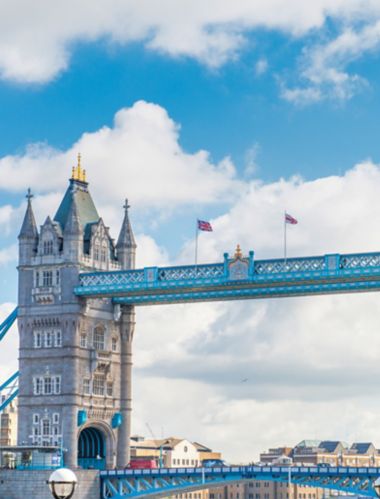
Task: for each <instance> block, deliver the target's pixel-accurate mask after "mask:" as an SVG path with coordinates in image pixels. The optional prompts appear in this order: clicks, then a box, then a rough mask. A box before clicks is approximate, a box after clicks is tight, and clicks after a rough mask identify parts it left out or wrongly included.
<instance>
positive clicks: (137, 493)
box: [100, 466, 380, 499]
mask: <svg viewBox="0 0 380 499" xmlns="http://www.w3.org/2000/svg"><path fill="white" fill-rule="evenodd" d="M379 476H380V468H375V467H374V468H371V467H369V468H366V467H361V468H353V467H324V466H291V467H288V466H227V467H221V468H217V467H215V468H161V469H144V470H128V469H126V470H110V471H102V472H101V473H100V478H101V487H102V499H127V498H134V497H139V498H143V497H147V498H148V497H155V498H156V497H157V498H158V497H167V496H169V495H173V494H183V493H185V492H191V491H196V490H201V489H210V488H214V487H219V486H224V485H229V484H232V483H234V482H239V481H244V482H248V481H250V480H251V481H252V480H265V481H274V482H288V483H289V482H290V483H292V484H297V485H301V486H310V487H320V488H323V489H332V490H337V491H340V492H344V493H351V494H356V495H359V496H368V497H376V493H375V490H374V488H373V482H374V481H375V480H376V479H377V478H378V477H379Z"/></svg>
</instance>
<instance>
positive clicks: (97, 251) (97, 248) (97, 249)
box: [94, 245, 99, 260]
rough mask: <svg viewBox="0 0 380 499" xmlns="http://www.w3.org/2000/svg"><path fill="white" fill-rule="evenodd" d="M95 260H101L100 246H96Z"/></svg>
mask: <svg viewBox="0 0 380 499" xmlns="http://www.w3.org/2000/svg"><path fill="white" fill-rule="evenodd" d="M94 260H99V246H97V245H95V246H94Z"/></svg>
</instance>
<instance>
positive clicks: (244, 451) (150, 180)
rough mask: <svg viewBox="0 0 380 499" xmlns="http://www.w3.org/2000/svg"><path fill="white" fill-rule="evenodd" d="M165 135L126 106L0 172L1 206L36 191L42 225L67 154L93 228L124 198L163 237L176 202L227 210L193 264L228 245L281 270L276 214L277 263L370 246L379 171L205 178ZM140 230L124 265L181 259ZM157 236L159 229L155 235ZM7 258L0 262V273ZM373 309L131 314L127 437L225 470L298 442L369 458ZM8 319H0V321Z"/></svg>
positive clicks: (156, 121)
mask: <svg viewBox="0 0 380 499" xmlns="http://www.w3.org/2000/svg"><path fill="white" fill-rule="evenodd" d="M178 134H179V129H178V126H177V125H176V124H175V123H174V122H173V121H172V120H171V119H170V118H169V117H168V116H167V114H166V112H165V111H164V110H163V109H162V108H160V107H159V106H154V105H151V104H147V103H144V102H140V103H137V104H136V105H135V106H133V107H132V108H131V109H124V110H121V111H120V112H119V113H118V114H117V115H116V118H115V124H114V126H113V127H112V128H106V127H105V128H102V129H101V130H98V131H96V132H93V133H91V134H85V135H83V136H82V137H81V138H80V139H79V140H78V142H77V143H76V144H75V145H73V147H72V148H70V150H68V151H63V152H60V151H55V150H51V149H49V148H48V147H47V146H38V147H36V146H34V147H31V148H29V149H28V150H27V151H26V153H25V155H23V156H19V157H7V158H2V159H1V160H0V175H1V177H2V176H3V175H6V176H7V178H8V179H9V182H8V184H7V185H8V186H9V189H11V190H12V191H14V192H19V191H21V190H24V188H25V185H26V183H27V184H30V185H31V186H32V187H33V186H34V187H35V188H39V189H40V194H39V195H38V196H36V198H35V199H34V207H35V210H36V213H37V215H38V218H39V219H40V220H42V219H43V216H44V215H45V216H46V214H47V213H48V212H50V213H52V212H54V209H55V208H56V206H57V204H58V202H59V199H60V198H61V196H62V193H58V192H57V191H58V189H59V190H61V189H62V185H64V183H65V179H66V177H67V164H68V162H69V161H70V162H71V161H72V159H73V157H74V152H76V151H77V150H81V151H82V153H83V156H84V158H85V160H84V162H85V163H86V166H87V164H88V166H89V170H90V171H89V175H90V178H91V181H92V184H91V186H92V191H93V192H94V194H95V195H94V197H95V198H97V199H101V203H100V204H101V209H100V211H101V214H102V215H104V218H105V219H106V220H109V219H112V213H114V212H116V211H118V210H119V204H120V200H121V199H122V198H123V197H124V195H125V194H126V193H127V194H130V197H131V198H132V199H133V203H134V205H135V210H136V212H140V213H142V219H144V213H145V212H146V209H147V208H152V207H153V208H154V209H156V210H157V213H159V214H160V213H161V212H166V211H167V210H168V209H169V210H170V211H171V217H172V218H171V220H170V223H173V221H174V220H175V217H176V215H177V212H178V210H179V208H181V209H182V210H185V211H184V212H185V213H186V209H189V211H191V210H192V209H193V208H192V203H219V202H220V200H221V199H223V200H224V199H228V200H229V204H225V205H219V206H224V208H223V211H224V213H222V214H221V215H220V216H218V217H216V218H215V219H213V220H211V223H212V225H213V228H214V231H213V232H212V233H201V234H200V237H199V261H200V262H207V261H221V260H222V254H223V252H224V251H229V252H230V254H232V253H233V252H234V249H235V247H236V244H237V243H240V244H241V246H242V248H243V251H244V253H247V252H248V251H249V250H250V249H252V250H254V251H255V258H257V259H262V258H276V257H280V258H281V257H282V256H283V246H282V240H283V212H284V209H287V211H288V212H289V213H291V214H292V215H293V216H295V217H296V218H297V219H298V220H299V224H298V225H295V226H289V227H288V255H289V257H291V256H298V255H312V254H324V253H336V252H341V253H344V252H360V251H376V250H378V248H379V247H380V231H379V227H380V200H379V196H378V192H379V188H380V167H379V165H376V164H374V163H373V162H371V161H367V162H363V163H361V164H358V165H356V166H354V167H352V168H351V169H349V170H348V171H347V172H346V173H345V174H344V175H343V176H332V177H326V178H320V179H316V180H313V181H305V180H303V179H302V178H300V177H293V178H290V179H280V180H278V181H276V182H272V183H267V184H265V183H262V182H260V181H258V180H250V179H248V180H245V181H244V180H238V179H237V178H236V177H235V173H234V172H235V170H234V167H233V165H232V163H231V161H229V160H228V159H226V160H224V161H222V163H221V164H218V165H215V164H213V163H212V162H211V161H210V159H209V157H208V155H207V153H206V152H203V151H201V152H196V153H193V154H190V153H188V152H186V151H183V149H181V147H180V146H179V143H178ZM120 158H122V159H120ZM46 171H50V172H51V175H46ZM20 178H21V179H22V180H17V179H20ZM115 178H117V179H120V181H119V182H115V181H114V179H115ZM169 180H170V181H171V186H168V181H169ZM11 182H12V183H11ZM200 184H203V185H202V186H201V187H202V188H201V189H200V188H199V185H200ZM166 205H167V206H166ZM188 206H190V208H187V207H188ZM226 206H227V207H226ZM168 207H169V208H168ZM23 209H24V206H18V207H14V208H12V207H9V206H7V205H4V206H2V207H0V225H1V227H2V228H6V227H7V226H8V225H9V224H10V226H12V224H13V220H16V219H17V217H20V216H22V211H23ZM149 218H150V215H149V214H148V215H145V220H146V221H147V225H146V230H145V231H140V232H139V233H138V234H137V237H138V244H139V256H138V265H152V264H157V265H166V264H168V263H169V262H172V263H174V264H175V263H188V262H191V261H193V255H194V243H193V242H189V241H187V242H185V244H184V245H183V247H182V249H181V251H180V252H179V254H178V257H177V259H176V260H175V261H173V260H171V259H169V257H168V252H167V248H164V247H162V246H161V245H160V244H161V243H159V242H158V241H157V240H156V239H155V238H154V236H153V235H152V233H150V229H149V228H150V225H149V223H150V222H149ZM158 218H159V217H158ZM164 223H165V221H164V219H160V220H159V222H158V224H159V227H160V228H161V227H163V225H164ZM173 226H174V225H173ZM111 228H112V229H113V228H114V227H113V226H112V225H111ZM4 230H5V229H4ZM153 234H154V232H153ZM12 251H13V253H15V251H14V250H12ZM10 252H11V251H10V250H9V251H8V250H7V249H6V248H2V249H1V253H0V264H1V263H2V262H4V263H5V261H6V260H7V258H8V257H7V254H8V253H10ZM377 302H378V294H377V293H373V294H358V295H342V296H321V297H312V298H292V299H277V300H267V301H246V302H230V303H227V302H221V303H201V304H186V305H185V304H182V305H176V306H157V307H151V308H146V309H143V308H141V309H138V310H137V326H136V334H135V342H134V349H135V358H134V366H135V385H134V387H135V388H134V407H135V411H134V421H133V431H135V432H138V433H146V427H145V423H146V422H149V424H150V425H151V426H152V427H153V428H154V431H155V433H157V435H160V434H161V432H163V433H164V434H166V435H168V434H176V435H179V436H185V437H187V438H190V439H194V440H201V441H203V442H204V443H206V444H208V445H211V446H212V447H214V448H216V449H220V450H222V451H223V452H224V453H225V455H226V457H227V458H228V459H230V460H232V461H244V460H251V459H257V457H258V453H259V452H260V451H262V450H264V449H266V448H267V447H269V446H274V445H277V444H278V445H280V444H295V443H296V442H297V440H301V439H303V438H307V437H313V438H344V439H346V440H365V441H368V440H374V441H375V443H377V444H378V445H379V444H380V432H379V429H378V424H377V421H378V419H379V417H380V402H379V401H378V397H377V382H376V380H377V379H378V378H379V375H380V368H379V363H378V358H379V355H380V339H379V338H380V337H379V335H378V331H379V329H380V319H379V315H378V313H377V310H378V305H377ZM11 309H12V305H11V304H7V305H3V306H1V307H0V321H1V319H2V318H3V317H5V314H6V313H8V312H9V311H11ZM8 341H10V343H9V345H8V346H7V347H6V348H3V347H2V349H1V352H0V363H1V365H2V368H3V371H2V372H3V373H4V377H5V375H6V374H8V373H9V374H11V372H12V370H14V369H15V364H16V358H17V353H16V343H17V332H16V331H14V332H13V333H10V335H9V339H8ZM2 344H3V343H2ZM2 376H3V375H2ZM152 414H154V417H153V416H152ZM279 421H281V424H278V423H279ZM161 428H162V429H161Z"/></svg>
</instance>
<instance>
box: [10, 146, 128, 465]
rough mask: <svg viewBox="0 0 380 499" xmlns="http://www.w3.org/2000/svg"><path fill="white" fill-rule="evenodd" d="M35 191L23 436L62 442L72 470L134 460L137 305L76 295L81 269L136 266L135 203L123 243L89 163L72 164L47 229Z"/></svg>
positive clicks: (23, 342) (26, 249)
mask: <svg viewBox="0 0 380 499" xmlns="http://www.w3.org/2000/svg"><path fill="white" fill-rule="evenodd" d="M31 198H32V196H31V194H30V191H29V192H28V195H27V200H28V202H27V209H26V213H25V217H24V221H23V224H22V227H21V231H20V234H19V267H18V270H19V298H18V304H19V312H18V329H19V335H20V352H19V353H20V355H19V367H20V378H19V397H18V411H19V425H18V443H19V444H23V443H24V444H36V445H45V446H48V445H59V446H61V445H62V447H63V449H64V459H65V465H66V466H69V467H74V468H75V467H76V466H78V465H79V466H82V467H96V468H101V467H105V466H107V467H113V466H115V465H117V466H118V467H124V466H125V465H126V464H127V463H128V462H129V437H130V419H131V386H132V381H131V371H132V339H133V330H134V322H135V320H134V310H133V307H131V306H126V307H121V308H117V307H114V305H113V304H112V301H111V299H109V298H104V299H84V298H77V297H76V296H75V295H74V293H73V289H74V287H75V286H76V285H77V284H78V275H79V273H80V272H83V271H86V272H89V271H90V272H91V271H94V272H96V271H99V270H104V271H105V270H107V271H109V270H121V269H131V268H134V265H135V253H136V243H135V240H134V236H133V232H132V228H131V224H130V221H129V216H128V208H129V206H128V203H127V202H126V204H125V207H124V208H125V215H124V220H123V224H122V227H121V231H120V235H119V238H118V242H117V245H116V247H115V245H114V242H113V240H112V239H111V237H110V234H109V229H108V227H106V226H105V225H104V222H103V220H102V218H100V217H99V215H98V212H97V210H96V207H95V205H94V202H93V200H92V198H91V195H90V193H89V190H88V183H87V182H86V175H85V170H82V167H81V165H80V156H78V165H77V167H74V168H73V173H72V177H71V179H70V181H69V186H68V189H67V191H66V193H65V195H64V198H63V200H62V202H61V204H60V206H59V208H58V211H57V213H56V215H55V216H54V218H53V219H51V218H50V217H49V216H48V217H47V218H46V220H45V222H44V224H43V225H42V226H41V228H40V231H38V229H37V225H36V222H35V218H34V214H33V209H32V203H31Z"/></svg>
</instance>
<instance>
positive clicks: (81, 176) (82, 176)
mask: <svg viewBox="0 0 380 499" xmlns="http://www.w3.org/2000/svg"><path fill="white" fill-rule="evenodd" d="M80 162H81V154H80V153H78V163H77V166H73V170H72V177H71V178H72V179H73V180H79V181H80V182H86V170H82V167H81V164H80Z"/></svg>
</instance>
